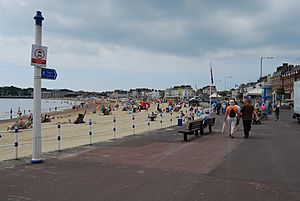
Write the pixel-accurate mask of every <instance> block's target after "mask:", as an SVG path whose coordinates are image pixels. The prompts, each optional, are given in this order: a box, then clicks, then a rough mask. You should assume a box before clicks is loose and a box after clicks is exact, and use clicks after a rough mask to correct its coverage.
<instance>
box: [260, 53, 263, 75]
mask: <svg viewBox="0 0 300 201" xmlns="http://www.w3.org/2000/svg"><path fill="white" fill-rule="evenodd" d="M262 62H263V57H260V77H262Z"/></svg>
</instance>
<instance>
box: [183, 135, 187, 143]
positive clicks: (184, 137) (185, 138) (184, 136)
mask: <svg viewBox="0 0 300 201" xmlns="http://www.w3.org/2000/svg"><path fill="white" fill-rule="evenodd" d="M183 141H185V142H186V141H187V133H183Z"/></svg>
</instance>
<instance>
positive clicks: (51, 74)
mask: <svg viewBox="0 0 300 201" xmlns="http://www.w3.org/2000/svg"><path fill="white" fill-rule="evenodd" d="M56 77H57V73H56V70H55V69H51V68H42V73H41V78H42V79H48V80H55V79H56Z"/></svg>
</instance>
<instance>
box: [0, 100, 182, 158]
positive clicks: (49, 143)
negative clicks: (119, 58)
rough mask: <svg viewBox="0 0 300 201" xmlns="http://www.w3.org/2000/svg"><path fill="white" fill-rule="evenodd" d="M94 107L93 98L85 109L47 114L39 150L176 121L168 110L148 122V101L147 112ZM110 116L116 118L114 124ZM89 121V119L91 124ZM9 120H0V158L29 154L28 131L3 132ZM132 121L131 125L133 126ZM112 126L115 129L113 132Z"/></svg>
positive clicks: (97, 139) (105, 139)
mask: <svg viewBox="0 0 300 201" xmlns="http://www.w3.org/2000/svg"><path fill="white" fill-rule="evenodd" d="M101 104H102V105H112V103H110V102H102V103H101ZM96 107H97V104H96V103H95V102H94V101H89V102H88V108H81V109H79V110H78V111H77V110H67V111H63V112H55V113H51V114H50V115H51V117H52V118H53V119H52V120H51V122H48V123H42V152H49V151H54V150H58V149H61V150H63V149H66V148H70V147H75V146H80V145H85V144H89V143H90V142H91V143H95V142H99V141H107V140H112V139H114V138H115V139H118V138H122V137H124V136H128V135H133V134H140V133H143V132H151V131H153V130H155V129H159V128H162V127H168V126H171V125H175V124H177V120H176V117H178V114H177V113H172V115H171V113H164V114H163V115H162V116H158V117H157V118H156V119H155V121H149V120H148V114H149V113H151V112H153V111H155V110H156V105H155V104H152V105H151V107H150V109H149V110H148V111H146V110H142V111H140V112H137V113H133V114H130V113H129V112H127V111H121V108H120V107H119V108H118V109H114V111H112V114H111V115H103V114H100V112H99V110H97V112H96V113H93V111H94V110H95V108H96ZM165 107H166V105H164V104H161V108H165ZM84 111H87V112H86V115H85V117H84V121H85V123H83V124H74V123H73V122H74V121H75V120H76V118H77V115H78V113H84ZM133 117H134V120H133ZM113 118H116V122H115V123H114V122H113ZM170 119H172V121H171V120H170ZM89 121H91V122H92V125H91V126H90V125H89ZM13 122H14V121H13V120H5V121H1V122H0V135H1V138H0V161H1V160H7V159H14V158H16V157H22V156H30V155H31V154H32V130H31V129H30V130H20V131H19V132H18V134H16V133H14V131H7V127H8V126H9V125H11V124H12V123H13ZM161 122H162V123H161ZM148 123H149V124H148ZM58 124H60V125H61V128H60V130H59V129H58V128H57V127H58V126H57V125H58ZM133 124H134V125H135V126H134V128H133ZM114 125H115V127H116V132H113V127H114ZM90 130H91V132H92V135H91V137H90V135H89V132H90ZM58 135H60V137H61V140H60V144H59V143H58V140H57V136H58ZM16 140H17V141H18V145H19V146H18V148H17V149H18V150H17V152H16V148H15V142H16ZM16 153H17V155H16Z"/></svg>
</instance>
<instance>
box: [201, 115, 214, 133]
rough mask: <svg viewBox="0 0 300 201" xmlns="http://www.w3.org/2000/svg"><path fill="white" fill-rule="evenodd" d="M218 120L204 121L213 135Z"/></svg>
mask: <svg viewBox="0 0 300 201" xmlns="http://www.w3.org/2000/svg"><path fill="white" fill-rule="evenodd" d="M215 121H216V118H209V119H206V120H204V124H206V126H208V131H209V132H210V133H211V132H212V127H213V126H214V125H215Z"/></svg>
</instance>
